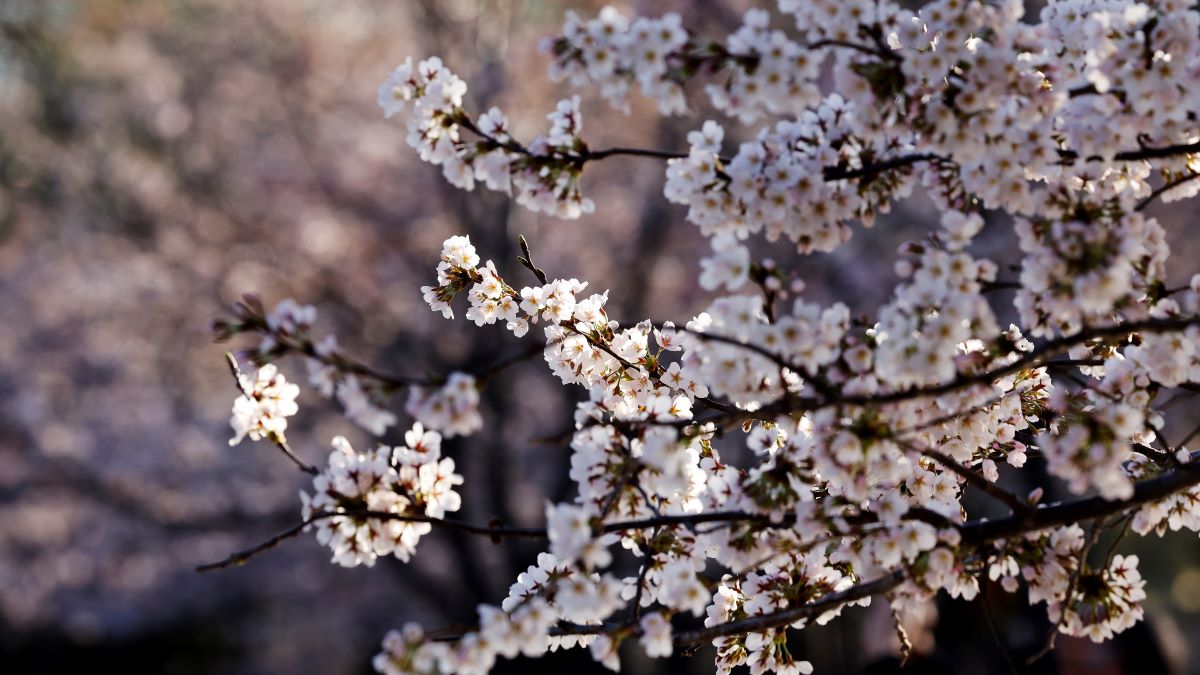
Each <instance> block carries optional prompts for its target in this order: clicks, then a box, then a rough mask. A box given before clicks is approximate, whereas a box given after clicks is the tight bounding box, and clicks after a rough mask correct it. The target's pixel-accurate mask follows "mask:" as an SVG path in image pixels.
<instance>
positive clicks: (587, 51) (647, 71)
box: [541, 7, 691, 115]
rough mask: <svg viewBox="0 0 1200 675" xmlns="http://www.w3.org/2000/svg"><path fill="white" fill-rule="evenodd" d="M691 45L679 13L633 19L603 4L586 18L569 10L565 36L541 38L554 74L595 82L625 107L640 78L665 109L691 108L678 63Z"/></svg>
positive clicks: (581, 83) (553, 76)
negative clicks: (630, 19)
mask: <svg viewBox="0 0 1200 675" xmlns="http://www.w3.org/2000/svg"><path fill="white" fill-rule="evenodd" d="M689 47H691V45H690V43H689V39H688V33H687V31H686V30H684V28H683V25H682V20H681V19H680V17H679V15H678V14H675V13H670V14H666V15H664V16H663V17H661V18H647V17H637V18H635V19H634V20H633V21H629V19H628V18H626V17H625V16H624V15H622V14H621V13H620V12H619V11H617V10H616V9H615V8H613V7H605V8H603V9H602V10H600V13H599V15H598V16H597V17H596V18H594V19H591V20H588V21H584V20H583V19H581V18H580V17H579V15H578V14H576V13H575V12H573V11H568V12H567V18H566V22H565V23H564V24H563V34H562V36H561V37H558V38H546V39H544V40H543V41H542V43H541V48H542V51H543V52H546V53H548V54H551V55H552V56H553V58H554V61H553V64H552V66H551V68H550V78H551V79H552V80H555V81H558V80H562V79H569V80H570V81H571V84H572V85H574V86H577V87H582V86H587V85H594V86H595V87H596V88H598V89H599V90H600V93H601V95H602V96H604V97H605V98H606V99H608V100H609V102H611V103H612V104H613V105H614V106H616V107H618V108H620V109H622V110H626V111H628V110H629V102H628V93H629V87H630V85H631V84H632V83H633V82H637V83H638V85H639V86H640V87H641V90H642V93H643V94H645V95H646V96H648V97H651V98H653V99H655V100H656V101H658V107H659V110H660V111H661V112H662V113H663V114H665V115H669V114H673V113H682V112H685V111H686V110H687V102H686V100H685V99H684V95H683V90H682V89H681V88H680V86H679V82H678V81H677V80H678V79H679V74H678V73H676V72H675V69H677V68H679V67H680V66H681V65H683V62H684V61H685V60H686V56H685V54H686V52H687V51H688V48H689Z"/></svg>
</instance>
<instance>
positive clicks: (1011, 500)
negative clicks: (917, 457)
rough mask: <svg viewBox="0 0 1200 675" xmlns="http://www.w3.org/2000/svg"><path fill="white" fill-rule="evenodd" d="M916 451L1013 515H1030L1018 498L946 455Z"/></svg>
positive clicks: (1030, 510) (936, 452)
mask: <svg viewBox="0 0 1200 675" xmlns="http://www.w3.org/2000/svg"><path fill="white" fill-rule="evenodd" d="M917 451H918V452H920V453H921V454H923V455H925V456H926V457H930V458H932V459H934V460H936V461H937V462H938V464H941V465H942V466H944V467H946V468H947V469H949V470H950V471H953V472H954V473H955V474H957V475H959V476H961V477H962V478H963V479H964V480H966V481H967V483H968V484H970V485H973V486H975V487H977V488H979V489H980V490H982V491H983V492H984V493H985V494H987V495H988V496H989V497H991V498H993V499H995V500H996V501H999V502H1001V503H1003V504H1005V505H1006V506H1008V508H1009V509H1012V512H1013V514H1014V515H1018V516H1028V515H1029V514H1030V513H1032V511H1033V509H1032V508H1031V507H1030V506H1029V504H1028V503H1026V502H1025V501H1024V500H1022V499H1021V498H1020V497H1018V496H1016V495H1014V494H1013V493H1011V492H1009V491H1008V490H1005V489H1004V488H1002V487H1000V486H999V485H996V484H995V483H993V482H992V481H990V480H988V479H987V478H985V477H984V476H982V475H980V474H979V473H976V472H975V471H972V470H971V469H968V468H967V467H965V466H963V465H962V464H959V463H958V462H956V461H955V460H954V458H953V457H949V456H947V455H946V454H944V453H942V452H940V451H938V450H934V449H932V448H927V449H925V450H919V449H918V450H917Z"/></svg>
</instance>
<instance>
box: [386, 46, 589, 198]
mask: <svg viewBox="0 0 1200 675" xmlns="http://www.w3.org/2000/svg"><path fill="white" fill-rule="evenodd" d="M466 93H467V84H466V82H464V81H463V80H462V79H460V78H459V77H458V76H457V75H455V74H454V73H452V72H451V71H450V70H449V69H448V68H446V66H445V65H444V64H443V63H442V60H441V59H439V58H438V57H436V56H435V57H431V58H428V59H425V60H424V61H421V62H420V63H418V64H417V65H416V66H415V67H414V66H413V63H412V59H411V58H409V59H408V60H406V61H405V62H404V63H402V64H400V65H399V66H397V67H396V69H395V70H393V71H392V73H391V75H389V76H388V78H387V79H386V80H385V81H384V82H383V84H381V85H380V86H379V106H380V107H381V108H383V111H384V115H385V116H386V117H389V118H390V117H392V116H394V115H397V114H404V115H405V122H406V123H407V125H408V137H407V140H408V144H409V145H410V146H412V147H413V148H414V149H416V150H417V151H418V153H419V154H420V157H421V159H422V160H423V161H426V162H429V163H430V164H433V165H435V166H441V167H442V174H443V175H444V176H445V178H446V180H447V181H449V182H450V183H451V184H452V185H454V186H456V187H459V188H462V189H464V190H472V189H474V188H475V183H476V182H477V181H478V182H480V183H483V184H484V185H486V186H487V187H488V188H489V189H491V190H497V191H500V192H505V193H508V194H513V193H515V195H516V200H517V203H518V204H521V205H523V206H525V207H526V208H528V209H530V210H532V211H535V212H538V211H544V212H546V213H550V214H552V215H555V216H558V217H560V218H578V217H579V216H580V215H582V214H584V213H591V212H592V211H593V210H594V208H595V205H594V204H593V203H592V201H591V200H590V199H587V198H585V197H584V196H583V195H582V194H581V193H580V191H579V162H578V159H579V157H580V156H581V155H580V152H581V151H583V150H585V149H586V146H584V145H583V141H582V140H581V139H580V138H579V132H580V129H581V127H582V119H581V117H580V114H579V97H578V96H576V97H574V98H571V99H567V100H564V101H560V102H559V104H558V108H557V109H556V110H555V111H554V112H552V113H550V115H549V120H550V122H551V130H550V132H549V133H548V134H547V135H546V136H539V137H537V138H535V139H534V140H533V141H531V142H530V143H529V144H528V146H524V145H521V144H520V143H518V142H517V141H516V140H514V139H513V137H512V136H511V135H510V134H509V131H508V120H507V119H506V118H505V117H504V113H503V112H501V111H500V109H499V108H495V107H493V108H491V109H490V110H488V111H487V113H485V114H483V115H481V116H479V118H478V119H472V117H471V116H470V115H469V114H468V113H467V111H466V110H464V109H463V96H464V95H465V94H466ZM410 103H411V110H410V109H409V104H410ZM466 134H470V135H472V136H474V137H475V138H468V137H467V135H466Z"/></svg>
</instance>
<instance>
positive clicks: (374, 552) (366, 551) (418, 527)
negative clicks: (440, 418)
mask: <svg viewBox="0 0 1200 675" xmlns="http://www.w3.org/2000/svg"><path fill="white" fill-rule="evenodd" d="M405 440H406V442H407V445H406V446H405V447H397V448H391V447H388V446H385V445H381V446H379V447H377V448H375V449H374V450H369V451H367V452H357V451H355V450H354V448H352V447H350V443H349V441H347V440H346V439H345V438H342V437H341V436H338V437H337V438H334V439H333V447H334V451H333V452H332V453H330V455H329V463H328V466H327V468H326V469H325V470H324V471H321V472H320V473H318V474H317V475H316V476H314V477H313V493H312V494H311V495H310V494H308V493H305V492H301V493H300V497H301V501H302V503H303V515H304V519H305V521H306V522H311V523H312V524H313V527H314V528H315V529H316V533H317V541H318V542H320V543H321V545H323V546H327V547H329V548H330V549H331V550H332V551H333V562H335V563H337V564H338V565H342V566H343V567H354V566H356V565H368V566H370V565H374V564H375V560H376V558H378V557H379V556H386V555H394V556H396V557H397V558H399V559H400V560H404V561H407V560H408V559H409V558H410V557H412V555H413V553H415V552H416V547H417V541H418V540H420V538H421V536H422V535H424V534H427V533H428V532H429V531H430V530H431V529H432V526H431V525H430V524H429V522H427V521H426V520H425V518H441V517H443V516H444V515H445V514H446V513H447V512H451V511H457V510H458V509H459V507H460V506H461V504H462V500H461V498H460V497H459V495H458V493H457V492H455V491H454V487H455V486H456V485H461V484H462V482H463V479H462V476H460V475H458V474H456V473H454V460H453V459H450V458H449V457H446V458H441V440H442V438H441V435H440V434H438V433H437V432H434V431H425V429H424V428H423V427H422V426H421V425H420V423H418V424H416V425H415V426H414V427H413V428H412V430H410V431H409V432H407V433H406V434H405ZM414 517H415V518H414Z"/></svg>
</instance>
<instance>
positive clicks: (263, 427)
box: [229, 363, 300, 445]
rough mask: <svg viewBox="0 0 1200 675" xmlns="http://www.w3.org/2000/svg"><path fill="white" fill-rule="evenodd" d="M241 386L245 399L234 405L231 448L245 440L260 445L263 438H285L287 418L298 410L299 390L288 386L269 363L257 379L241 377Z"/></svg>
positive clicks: (230, 422) (238, 400)
mask: <svg viewBox="0 0 1200 675" xmlns="http://www.w3.org/2000/svg"><path fill="white" fill-rule="evenodd" d="M238 386H239V387H240V388H241V390H242V395H241V396H239V397H237V399H236V400H235V401H234V402H233V417H231V418H230V420H229V425H230V426H232V427H233V438H231V439H229V444H230V445H237V444H238V443H241V442H242V439H243V438H245V437H246V436H250V440H252V441H257V440H259V439H260V438H280V439H281V438H283V432H284V430H286V429H287V420H286V419H285V418H287V417H291V416H292V415H295V414H296V412H297V411H298V410H299V407H298V406H297V405H296V397H297V396H299V395H300V387H298V386H296V385H294V384H292V383H290V382H288V381H287V380H286V379H285V378H284V377H283V374H282V373H280V372H279V369H278V368H276V367H275V366H274V364H270V363H268V364H267V365H265V366H263V367H262V368H259V369H258V372H256V373H255V374H254V377H250V376H249V375H245V374H242V373H239V374H238Z"/></svg>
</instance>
